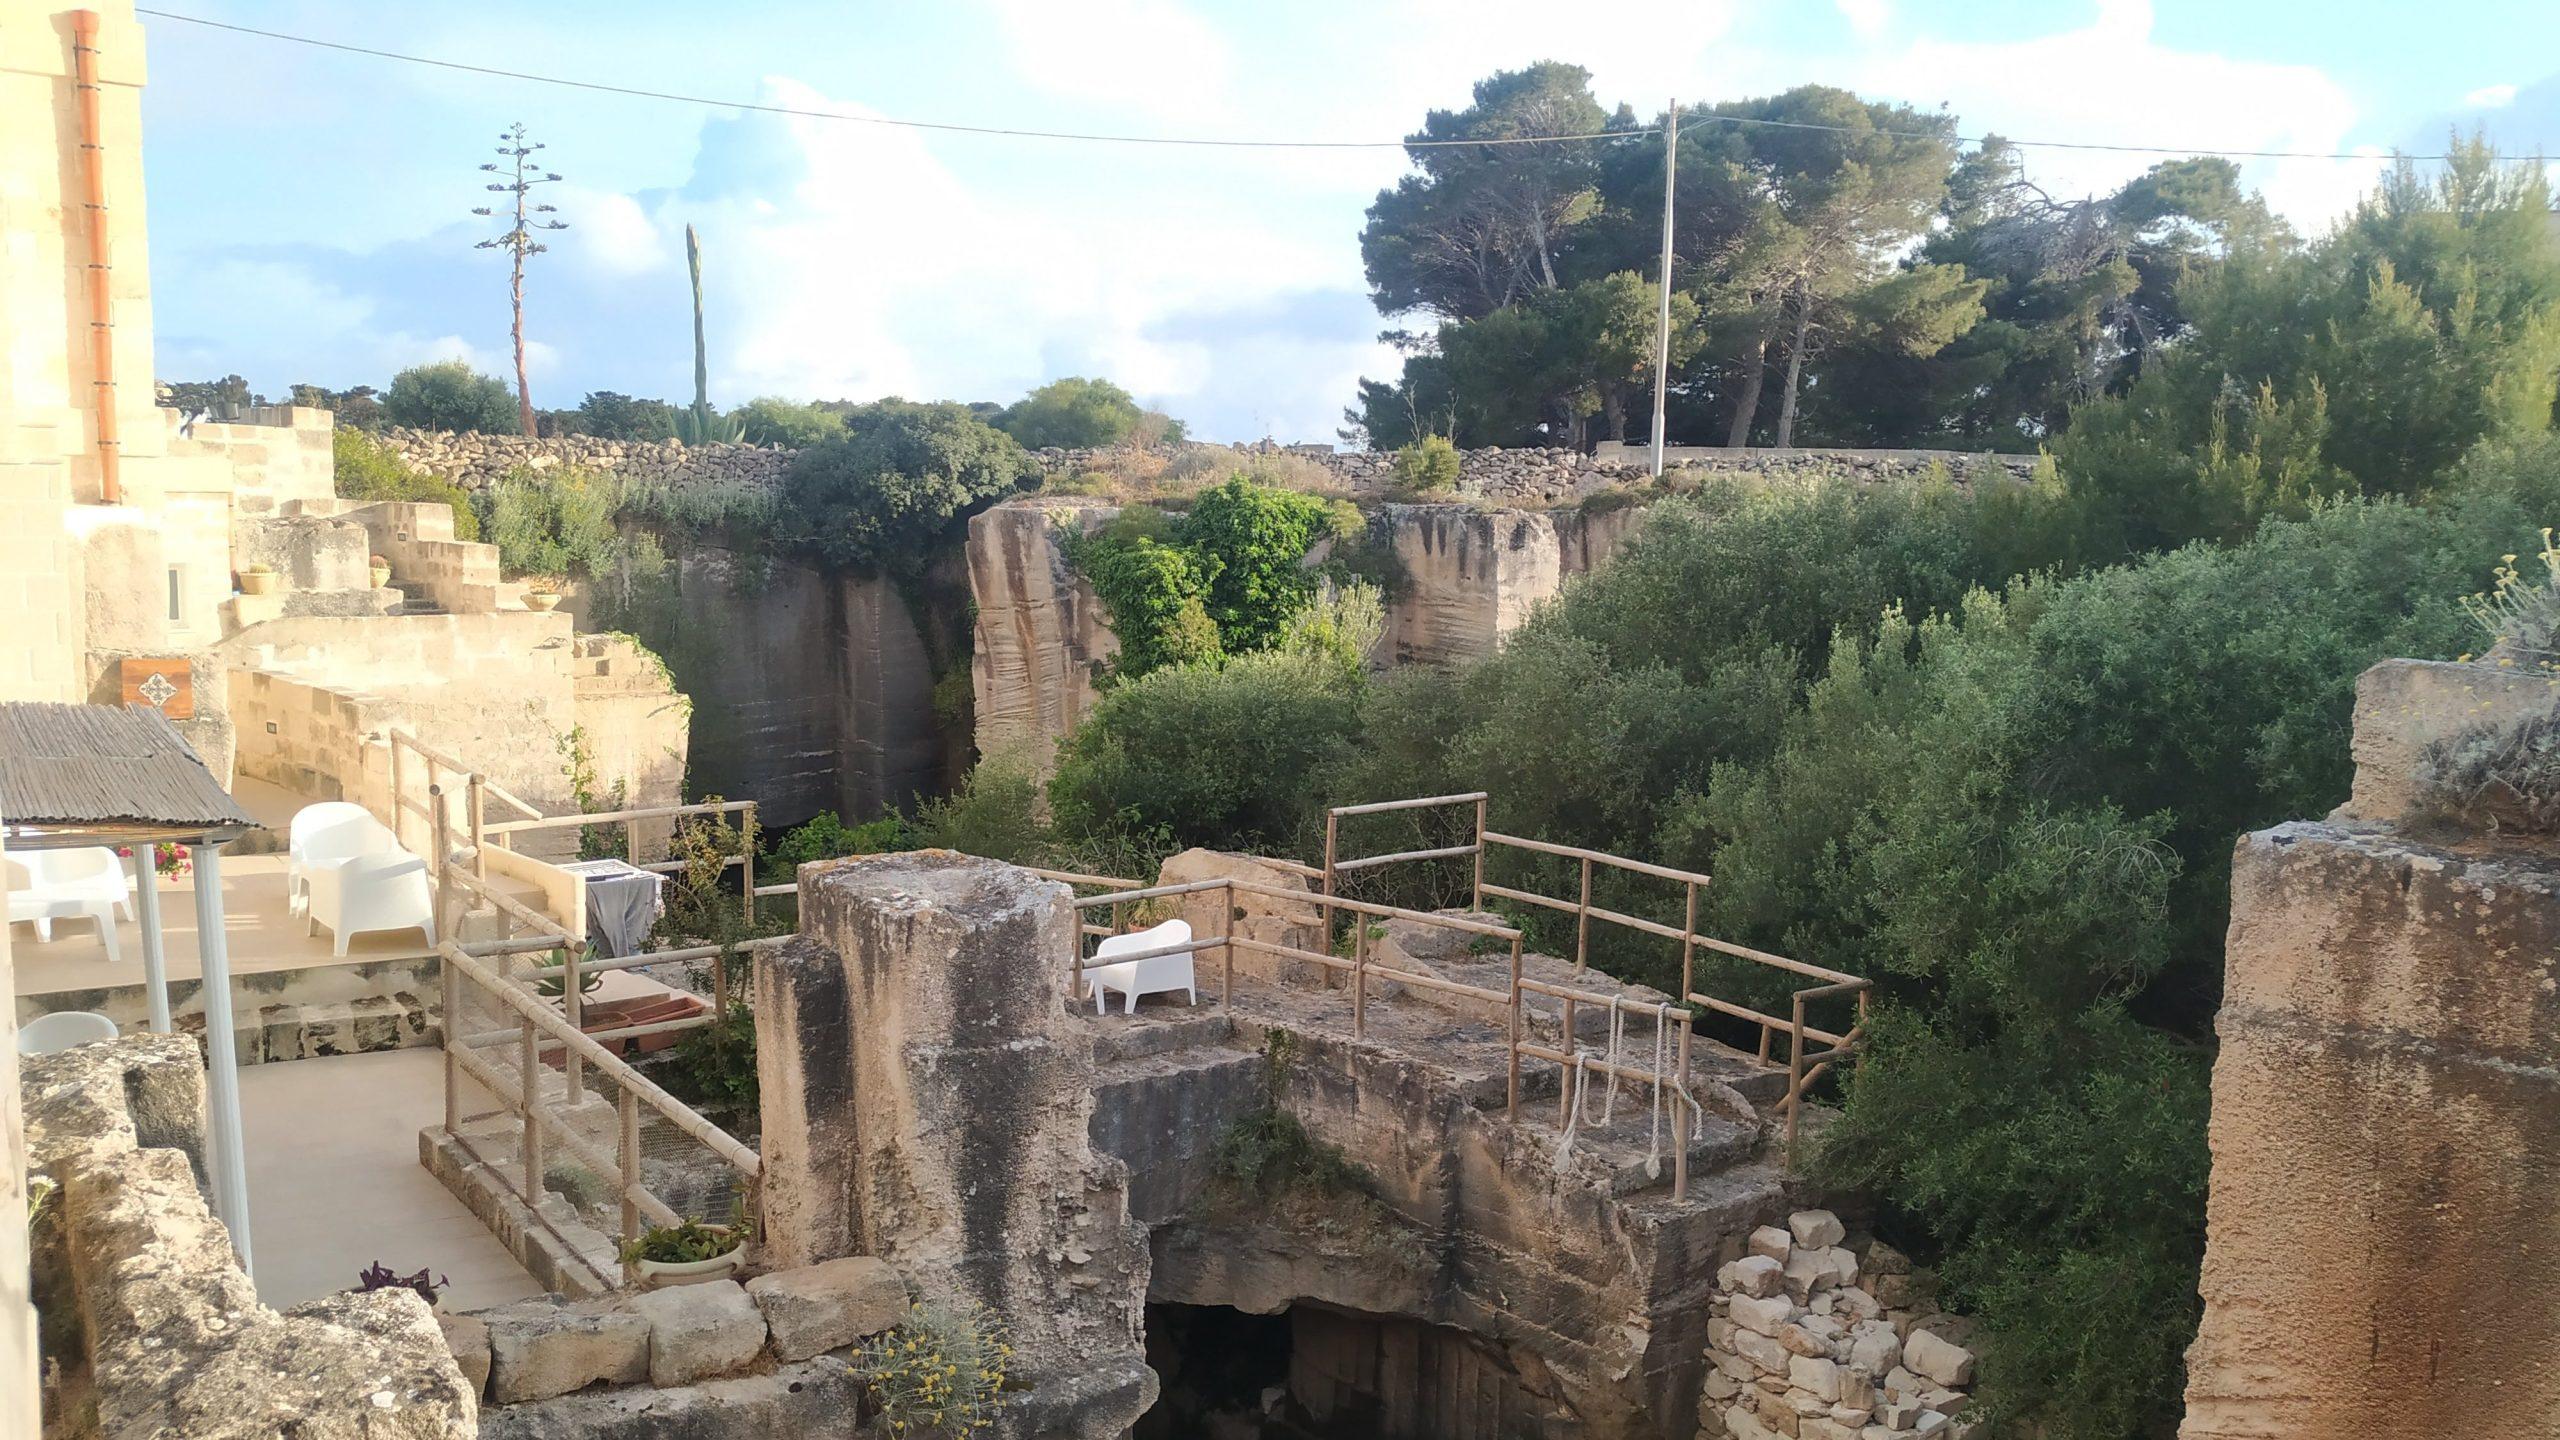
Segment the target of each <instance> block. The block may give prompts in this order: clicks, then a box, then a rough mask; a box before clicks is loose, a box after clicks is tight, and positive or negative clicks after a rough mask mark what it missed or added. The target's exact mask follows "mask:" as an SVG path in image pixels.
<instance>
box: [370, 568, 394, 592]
mask: <svg viewBox="0 0 2560 1440" xmlns="http://www.w3.org/2000/svg"><path fill="white" fill-rule="evenodd" d="M366 573H367V574H370V575H371V576H372V577H373V588H374V589H376V590H379V589H381V588H382V587H383V586H385V585H388V584H390V583H391V567H390V566H388V565H375V566H372V567H371V568H370V569H368V570H367V572H366Z"/></svg>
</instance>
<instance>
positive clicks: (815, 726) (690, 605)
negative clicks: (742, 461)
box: [672, 547, 944, 828]
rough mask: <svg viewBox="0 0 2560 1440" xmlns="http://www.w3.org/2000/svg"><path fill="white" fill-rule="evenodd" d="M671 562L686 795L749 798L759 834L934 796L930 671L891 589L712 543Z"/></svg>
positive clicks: (911, 622)
mask: <svg viewBox="0 0 2560 1440" xmlns="http://www.w3.org/2000/svg"><path fill="white" fill-rule="evenodd" d="M677 562H678V578H677V583H678V585H679V587H680V588H681V589H682V591H683V594H684V614H683V617H682V621H681V624H682V627H683V629H682V633H681V638H679V640H678V641H677V644H676V647H675V650H674V652H673V655H672V658H673V659H674V661H675V662H676V663H677V664H678V665H680V666H681V668H682V670H683V673H684V677H685V681H686V683H687V685H688V687H689V688H688V691H687V693H688V694H689V695H691V697H692V699H693V704H694V712H693V744H692V756H693V764H694V767H695V768H694V778H695V781H696V788H698V789H699V790H701V791H703V792H704V793H708V794H718V795H723V796H726V797H728V798H730V799H733V800H753V801H755V802H756V808H757V818H758V820H759V821H760V822H761V823H762V824H764V825H765V826H767V827H769V828H779V827H783V826H789V825H796V824H799V823H800V822H801V821H803V820H806V819H808V818H809V817H810V816H811V815H814V814H816V813H817V812H818V811H820V810H836V811H839V812H841V813H842V814H843V815H844V816H845V817H846V818H847V819H854V820H859V819H864V818H867V817H869V816H872V815H876V814H878V813H880V812H881V811H882V810H883V809H887V808H891V807H899V808H909V807H911V806H912V805H913V803H914V800H915V798H916V797H918V796H920V795H930V794H933V793H935V792H936V791H937V790H938V789H939V788H940V780H941V775H942V769H943V764H944V756H943V749H944V745H943V735H942V731H941V728H940V726H939V724H938V723H937V719H936V716H935V713H934V705H933V684H934V677H933V663H932V660H931V657H930V656H929V654H928V652H927V649H926V646H925V643H924V637H923V633H922V631H921V629H920V628H919V626H918V625H917V623H916V618H915V616H914V614H913V613H912V612H911V611H910V610H909V608H908V603H907V599H906V597H905V596H904V595H902V594H900V593H899V591H898V589H897V587H896V586H894V585H891V584H890V583H888V582H887V581H885V580H877V579H872V580H864V579H855V578H851V577H845V576H830V575H825V574H822V573H820V572H819V571H817V570H815V569H812V568H810V567H809V566H806V565H799V564H794V563H791V562H789V561H784V560H771V559H765V558H762V557H748V556H741V555H739V554H736V553H734V552H731V551H728V550H721V549H715V548H710V547H693V548H687V549H685V550H683V551H682V552H680V554H679V555H678V557H677Z"/></svg>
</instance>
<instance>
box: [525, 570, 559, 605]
mask: <svg viewBox="0 0 2560 1440" xmlns="http://www.w3.org/2000/svg"><path fill="white" fill-rule="evenodd" d="M562 583H563V582H562V580H561V578H560V577H559V576H557V575H528V576H526V577H525V582H524V608H526V609H527V610H550V609H554V608H556V607H557V606H558V605H559V604H560V587H561V585H562Z"/></svg>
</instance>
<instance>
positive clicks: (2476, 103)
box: [2462, 85, 2517, 110]
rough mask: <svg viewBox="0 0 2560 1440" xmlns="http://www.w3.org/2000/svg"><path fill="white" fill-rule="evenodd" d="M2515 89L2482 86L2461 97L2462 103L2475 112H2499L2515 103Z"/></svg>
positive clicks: (2513, 87)
mask: <svg viewBox="0 0 2560 1440" xmlns="http://www.w3.org/2000/svg"><path fill="white" fill-rule="evenodd" d="M2516 90H2517V87H2516V86H2513V85H2483V86H2481V87H2480V88H2479V89H2477V90H2474V91H2472V92H2471V93H2470V94H2468V95H2465V96H2463V97H2462V103H2463V104H2465V105H2467V106H2470V107H2471V108H2472V109H2475V110H2499V109H2503V108H2505V107H2506V106H2509V105H2512V104H2514V103H2515V99H2516Z"/></svg>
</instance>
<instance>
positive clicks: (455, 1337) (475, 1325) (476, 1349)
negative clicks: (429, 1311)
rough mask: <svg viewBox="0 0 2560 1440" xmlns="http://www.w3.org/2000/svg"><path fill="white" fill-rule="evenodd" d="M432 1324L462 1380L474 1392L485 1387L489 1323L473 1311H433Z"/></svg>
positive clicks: (479, 1393)
mask: <svg viewBox="0 0 2560 1440" xmlns="http://www.w3.org/2000/svg"><path fill="white" fill-rule="evenodd" d="M436 1328H437V1329H438V1330H441V1331H442V1332H443V1333H444V1345H445V1349H447V1350H449V1351H451V1352H452V1354H453V1363H454V1364H455V1365H457V1366H459V1367H461V1370H462V1380H463V1383H464V1384H466V1385H468V1386H470V1387H471V1393H472V1394H474V1395H481V1394H486V1393H487V1392H488V1389H489V1327H488V1325H487V1324H486V1323H484V1322H483V1321H482V1320H481V1319H480V1317H479V1316H477V1315H455V1314H449V1313H447V1312H445V1311H442V1310H439V1311H437V1312H436Z"/></svg>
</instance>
